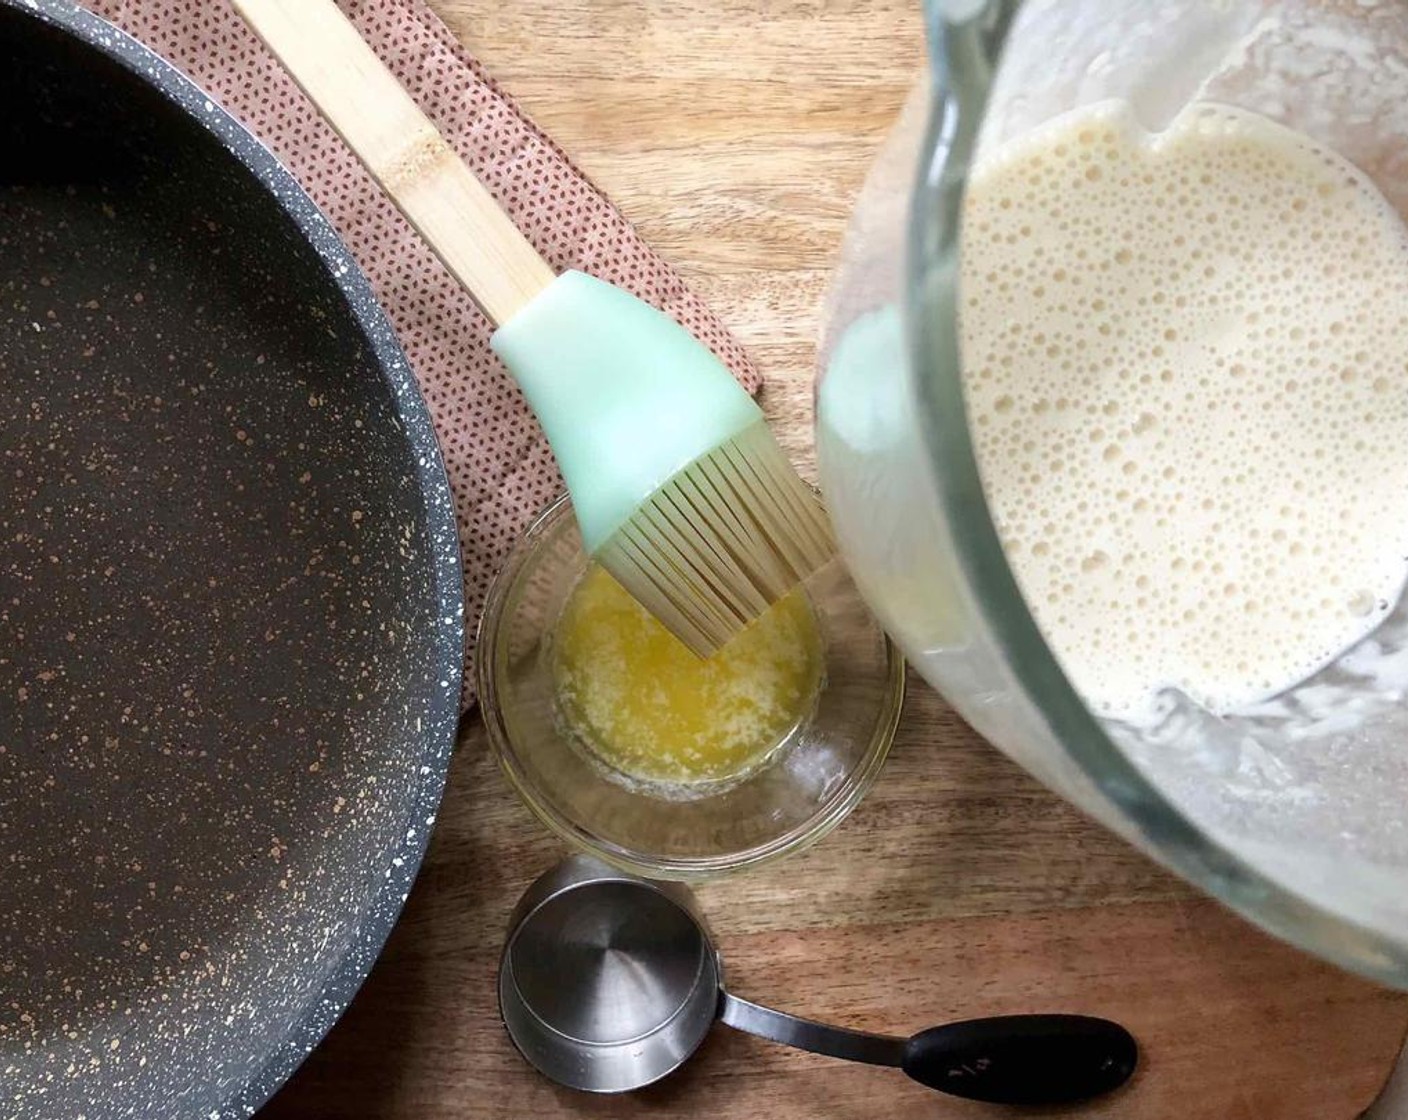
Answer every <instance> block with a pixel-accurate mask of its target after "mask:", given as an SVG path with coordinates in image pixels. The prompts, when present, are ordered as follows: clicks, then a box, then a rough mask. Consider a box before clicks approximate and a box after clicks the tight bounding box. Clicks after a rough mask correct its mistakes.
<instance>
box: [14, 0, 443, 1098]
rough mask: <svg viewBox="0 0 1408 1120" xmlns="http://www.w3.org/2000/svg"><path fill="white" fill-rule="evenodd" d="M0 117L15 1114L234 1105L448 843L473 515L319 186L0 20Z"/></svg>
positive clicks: (114, 69) (352, 977) (318, 1013)
mask: <svg viewBox="0 0 1408 1120" xmlns="http://www.w3.org/2000/svg"><path fill="white" fill-rule="evenodd" d="M0 116H3V117H4V120H3V122H0V141H2V142H3V145H4V146H3V151H4V156H3V157H0V386H3V392H0V478H3V484H0V1086H2V1087H3V1091H2V1092H0V1115H6V1114H9V1113H10V1112H13V1114H15V1115H19V1116H34V1117H45V1118H49V1117H60V1116H69V1115H78V1114H85V1115H86V1116H88V1117H89V1118H90V1120H97V1118H99V1117H107V1116H127V1115H134V1116H142V1117H153V1118H155V1117H162V1116H186V1115H191V1116H202V1117H205V1116H209V1115H211V1114H212V1112H213V1113H215V1114H217V1115H219V1114H220V1110H221V1109H222V1108H223V1107H226V1106H227V1105H228V1104H229V1102H230V1100H231V1098H232V1097H235V1096H237V1095H238V1094H239V1093H240V1092H241V1091H243V1090H244V1087H245V1086H246V1084H247V1083H248V1082H250V1081H251V1080H254V1081H256V1082H257V1081H258V1080H259V1078H260V1076H261V1073H263V1074H264V1075H265V1080H266V1081H269V1080H270V1078H271V1077H272V1079H273V1083H274V1084H276V1083H277V1079H278V1076H281V1074H279V1073H278V1070H279V1068H280V1067H281V1066H287V1067H289V1068H291V1066H292V1064H293V1063H295V1062H296V1060H297V1056H298V1054H299V1053H301V1049H306V1048H307V1046H308V1045H311V1043H312V1042H313V1041H315V1040H316V1037H317V1036H318V1034H319V1033H321V1030H322V1029H325V1027H326V1026H327V1025H328V1023H329V1022H330V1021H331V1019H332V1018H333V1017H335V1015H336V1012H337V1011H338V1010H339V1009H340V1006H341V1002H342V1001H343V1000H345V998H346V997H347V996H348V995H350V990H348V991H343V990H340V989H339V985H341V988H347V987H348V985H349V984H351V985H355V982H356V979H358V978H359V977H360V971H361V969H362V968H364V967H365V965H366V963H367V960H368V959H369V957H370V955H372V954H374V952H375V949H376V948H377V947H378V946H379V943H380V940H381V937H382V936H384V933H385V929H386V927H387V926H389V923H390V921H391V920H392V919H393V917H394V913H395V910H396V908H397V906H399V903H400V901H401V898H402V895H403V894H404V890H405V888H406V885H407V884H408V880H409V875H410V874H411V873H412V869H413V867H414V864H415V862H416V861H417V860H418V858H419V853H420V849H421V845H422V844H423V842H424V833H425V831H426V829H427V825H428V818H429V815H430V813H431V812H433V806H434V802H435V799H436V798H437V797H438V792H439V783H440V780H441V777H442V774H443V765H444V752H445V750H446V749H447V748H448V743H449V738H450V735H451V734H452V728H453V717H454V707H455V704H456V701H457V697H458V686H459V668H458V665H459V653H460V626H461V618H460V613H459V608H458V579H457V575H456V573H455V560H454V555H455V552H454V549H455V542H454V538H453V528H452V526H451V524H450V520H449V506H448V496H447V495H446V493H445V492H444V481H443V476H442V475H441V474H440V471H439V465H438V459H436V457H435V453H434V449H433V442H431V437H430V435H429V428H428V422H427V421H426V419H425V416H424V413H423V411H422V410H421V408H420V405H419V401H418V400H416V399H415V398H414V396H413V393H411V392H410V387H409V382H408V380H407V377H406V374H405V371H404V368H403V367H401V368H400V371H399V378H400V380H399V382H398V381H397V378H396V377H394V376H392V377H389V376H388V372H387V368H386V367H387V365H388V363H395V362H396V361H397V360H398V358H399V355H398V354H397V353H396V352H395V351H394V348H393V346H392V345H391V344H390V343H389V341H388V340H387V338H386V337H385V334H384V327H382V325H381V324H380V321H379V319H378V318H377V317H376V315H375V312H374V311H373V310H372V309H370V307H369V306H364V307H359V306H358V304H357V297H358V296H359V295H360V297H361V298H362V300H363V301H364V302H365V293H364V292H363V291H361V290H360V289H358V290H356V291H354V292H353V298H352V301H351V302H350V303H349V299H348V296H347V294H346V291H345V290H344V288H341V287H339V286H338V284H336V283H334V276H335V275H336V273H338V272H339V271H342V269H344V268H345V264H344V265H341V266H339V265H338V264H337V262H336V259H334V262H333V265H332V267H331V269H330V267H329V265H328V264H327V263H325V261H323V260H321V259H320V258H319V254H318V252H316V251H314V249H313V248H312V247H311V246H310V244H309V242H308V238H307V236H306V234H305V233H304V231H303V230H302V229H300V219H301V220H302V221H303V222H308V221H311V222H314V223H316V221H317V219H316V218H313V217H310V215H309V213H308V212H307V209H306V200H301V199H297V198H295V199H294V201H293V204H292V205H294V208H295V213H294V216H293V217H290V214H289V213H288V212H286V210H285V209H284V208H282V207H281V206H280V205H279V204H278V203H277V202H276V201H275V200H274V198H273V197H272V196H271V195H270V194H269V193H268V192H267V191H266V190H265V188H264V187H263V185H262V184H261V183H260V182H259V180H258V178H256V176H255V175H253V174H251V173H250V172H249V171H248V170H246V169H245V168H244V167H242V166H241V165H240V164H239V163H238V162H237V161H236V160H235V158H234V157H232V156H230V155H229V154H228V153H227V152H226V151H225V150H224V149H223V148H222V146H221V144H220V143H219V142H218V141H217V139H216V138H215V137H214V136H212V135H211V134H210V133H208V132H207V131H206V130H205V129H204V128H202V127H201V126H199V125H197V124H195V123H192V122H191V121H190V120H189V119H188V118H187V117H185V116H184V115H182V114H181V113H180V112H179V111H178V110H177V109H176V108H175V107H174V106H173V105H172V104H171V103H170V101H168V100H167V99H166V98H164V97H162V96H161V95H160V94H159V93H157V92H156V91H154V90H152V89H150V88H149V87H147V86H146V85H144V84H143V83H142V82H140V81H137V80H135V79H134V78H133V77H132V76H131V75H130V74H128V73H127V72H126V71H125V70H124V69H123V68H122V67H121V66H120V65H118V64H117V63H115V62H112V61H110V60H108V59H106V58H104V57H103V56H101V55H99V54H97V53H96V52H94V51H93V50H92V49H91V48H90V47H87V46H83V45H82V44H76V43H74V42H73V41H71V40H70V39H69V38H68V37H67V36H65V35H64V34H62V33H61V32H60V31H58V30H56V29H54V28H51V27H46V26H44V25H42V24H40V23H39V22H37V21H36V20H34V19H33V18H32V17H28V16H25V15H23V14H22V13H17V12H16V11H14V10H11V9H7V8H6V6H5V5H4V4H3V3H0ZM300 203H301V204H302V205H303V206H304V207H305V210H304V212H303V213H302V214H299V213H298V212H297V205H298V204H300ZM368 324H371V329H370V332H369V329H368ZM378 331H380V332H381V334H380V335H378V333H377V332H378ZM407 863H409V864H410V867H409V868H408V867H407V866H406V865H407ZM393 880H394V881H393ZM339 973H343V974H345V975H343V976H342V977H341V980H339V979H338V977H339ZM330 985H331V989H332V990H331V992H330V990H329V989H330ZM300 1047H301V1049H300ZM265 1067H269V1069H268V1070H266V1068H265ZM286 1072H287V1070H286V1069H284V1070H283V1073H286ZM272 1087H273V1084H267V1085H264V1086H263V1087H262V1088H260V1087H258V1086H256V1089H255V1096H256V1097H258V1096H260V1095H261V1094H262V1093H265V1092H267V1091H268V1090H269V1089H272ZM253 1103H258V1101H257V1099H256V1100H254V1102H253Z"/></svg>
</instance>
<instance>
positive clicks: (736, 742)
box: [553, 565, 822, 784]
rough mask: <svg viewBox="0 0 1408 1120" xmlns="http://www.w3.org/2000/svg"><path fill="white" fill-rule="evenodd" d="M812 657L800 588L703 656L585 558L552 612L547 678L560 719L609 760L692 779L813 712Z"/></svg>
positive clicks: (709, 776) (712, 776)
mask: <svg viewBox="0 0 1408 1120" xmlns="http://www.w3.org/2000/svg"><path fill="white" fill-rule="evenodd" d="M821 666H822V656H821V638H820V635H819V633H818V630H817V624H816V617H815V615H814V614H813V613H812V609H811V605H810V603H809V602H808V601H807V598H806V596H805V594H804V593H803V592H802V591H801V590H800V589H799V590H796V591H794V592H793V593H792V594H791V595H789V596H787V597H786V598H785V599H783V600H782V601H781V602H779V603H777V604H775V605H774V606H773V607H772V608H771V609H770V610H769V611H768V612H767V613H766V614H764V615H763V616H762V617H761V618H759V619H757V621H755V622H754V623H753V624H752V625H751V626H749V627H748V628H747V629H746V630H744V631H743V632H742V633H741V634H740V635H739V636H738V637H737V638H735V639H734V640H733V641H732V642H730V643H729V644H728V645H727V646H725V647H724V648H723V649H721V650H720V651H719V652H718V653H716V654H715V655H714V656H713V657H710V658H708V659H707V660H700V659H699V658H698V657H696V656H695V655H694V654H693V653H691V652H690V651H689V650H688V649H687V648H686V647H685V646H684V645H683V644H681V643H680V641H679V640H678V639H677V638H675V637H674V635H672V634H670V633H669V631H667V630H666V629H665V628H664V627H663V626H661V625H660V623H658V622H657V621H656V620H655V619H654V618H653V617H652V616H651V615H650V614H648V613H647V612H646V610H645V609H644V608H643V607H641V606H640V604H638V603H637V602H636V601H635V600H634V599H632V598H631V597H630V596H629V595H628V594H627V593H626V592H625V590H624V589H622V587H621V586H620V584H618V583H617V582H616V581H615V580H614V579H613V578H612V577H611V576H610V575H609V574H608V573H607V572H606V571H605V570H604V569H601V568H598V567H596V566H595V565H593V566H592V567H590V568H589V569H588V571H587V573H586V574H585V575H584V576H583V577H582V579H581V581H580V582H579V583H578V584H577V587H576V588H575V589H574V590H573V592H572V595H571V597H570V598H569V599H568V602H567V605H566V606H565V607H564V609H563V612H562V617H561V619H560V620H559V623H558V627H557V631H556V638H555V642H554V657H553V678H554V683H555V684H556V687H557V695H558V700H559V708H560V711H561V714H562V716H563V718H564V719H565V720H566V722H567V723H568V724H569V725H570V726H571V728H572V730H573V731H574V732H576V734H577V736H578V737H579V738H580V739H581V740H582V741H583V742H584V743H585V744H586V745H587V746H588V747H589V748H590V749H591V750H592V751H593V752H594V753H595V754H596V755H597V756H598V757H599V758H600V759H601V760H602V761H603V762H605V763H606V764H607V765H608V766H610V767H612V768H613V769H615V770H617V771H619V772H621V773H622V774H625V775H627V776H630V777H633V778H638V779H644V780H646V781H654V782H665V783H670V784H693V783H698V782H717V781H722V780H727V779H730V778H736V777H739V776H741V775H743V774H746V773H747V772H748V771H750V770H751V769H753V768H754V767H756V766H757V765H758V764H759V763H760V762H761V761H762V760H763V759H764V758H766V757H767V755H768V754H769V753H770V752H771V751H772V750H774V749H775V748H776V747H777V746H778V745H779V744H781V743H782V742H783V740H785V739H786V738H787V736H788V734H789V732H791V731H792V729H793V728H795V727H796V726H797V725H798V723H799V722H800V721H801V720H802V719H804V718H805V717H806V716H807V714H808V713H809V712H810V711H811V708H812V706H813V704H814V702H815V698H816V694H817V691H818V688H819V686H820V683H821V672H822V670H821Z"/></svg>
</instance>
